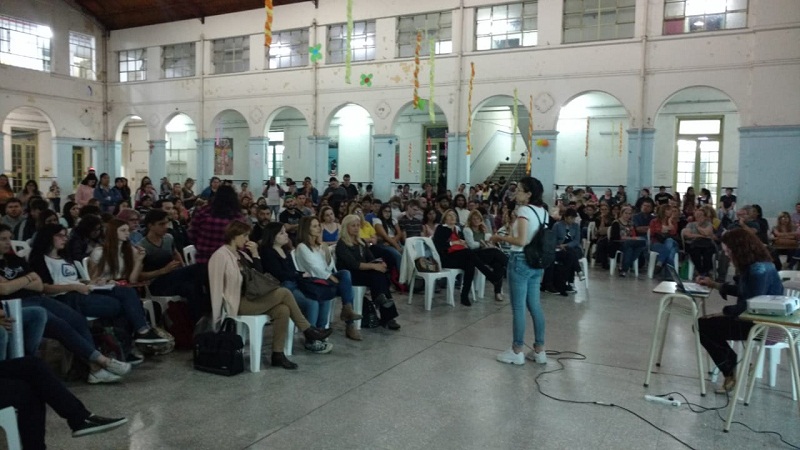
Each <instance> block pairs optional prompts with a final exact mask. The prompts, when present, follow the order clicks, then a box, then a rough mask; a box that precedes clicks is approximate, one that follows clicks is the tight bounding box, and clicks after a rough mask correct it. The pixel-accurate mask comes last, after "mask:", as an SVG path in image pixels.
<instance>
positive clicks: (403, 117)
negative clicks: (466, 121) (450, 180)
mask: <svg viewBox="0 0 800 450" xmlns="http://www.w3.org/2000/svg"><path fill="white" fill-rule="evenodd" d="M427 108H428V107H427V106H426V107H425V109H424V110H419V109H414V105H413V104H412V103H409V104H407V105H406V106H404V107H403V108H402V109H401V110H400V112H399V113H398V114H397V117H395V121H394V125H393V127H392V132H393V133H394V135H395V136H397V142H398V145H399V147H400V153H399V155H397V157H396V158H395V168H394V174H395V176H394V181H395V183H397V184H401V185H402V184H406V183H408V184H424V183H431V184H433V185H434V186H436V185H441V186H447V172H448V153H447V146H448V142H447V140H448V123H447V117H446V116H445V115H444V112H443V111H442V110H441V108H439V106H438V105H436V104H434V113H435V114H434V120H433V121H431V117H430V114H429V112H428V109H427ZM451 163H452V162H451Z"/></svg>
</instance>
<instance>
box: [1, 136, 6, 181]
mask: <svg viewBox="0 0 800 450" xmlns="http://www.w3.org/2000/svg"><path fill="white" fill-rule="evenodd" d="M5 138H6V134H5V133H3V132H2V131H0V173H6V143H5Z"/></svg>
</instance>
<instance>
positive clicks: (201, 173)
mask: <svg viewBox="0 0 800 450" xmlns="http://www.w3.org/2000/svg"><path fill="white" fill-rule="evenodd" d="M195 142H197V180H195V183H194V184H195V193H197V194H199V193H200V192H202V190H203V189H205V188H206V186H208V182H209V180H210V179H211V177H212V176H214V139H197V140H195Z"/></svg>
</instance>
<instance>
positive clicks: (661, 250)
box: [650, 238, 678, 266]
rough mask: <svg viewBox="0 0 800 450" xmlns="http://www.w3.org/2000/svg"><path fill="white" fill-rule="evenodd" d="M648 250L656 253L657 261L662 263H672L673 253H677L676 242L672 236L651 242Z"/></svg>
mask: <svg viewBox="0 0 800 450" xmlns="http://www.w3.org/2000/svg"><path fill="white" fill-rule="evenodd" d="M650 250H652V251H654V252H656V253H658V262H660V263H661V264H662V265H664V264H668V265H670V266H671V265H673V264H674V261H675V255H676V254H678V243H677V242H675V240H674V239H672V238H667V239H666V240H665V241H664V242H653V243H652V244H650Z"/></svg>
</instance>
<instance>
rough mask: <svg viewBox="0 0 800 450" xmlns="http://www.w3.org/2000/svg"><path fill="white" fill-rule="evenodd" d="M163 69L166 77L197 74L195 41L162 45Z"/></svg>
mask: <svg viewBox="0 0 800 450" xmlns="http://www.w3.org/2000/svg"><path fill="white" fill-rule="evenodd" d="M161 71H162V72H163V74H164V78H183V77H193V76H194V74H195V43H194V42H187V43H185V44H174V45H165V46H163V47H161Z"/></svg>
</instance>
